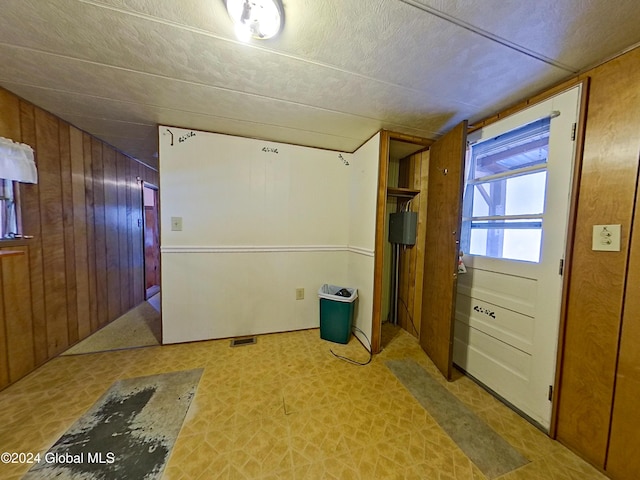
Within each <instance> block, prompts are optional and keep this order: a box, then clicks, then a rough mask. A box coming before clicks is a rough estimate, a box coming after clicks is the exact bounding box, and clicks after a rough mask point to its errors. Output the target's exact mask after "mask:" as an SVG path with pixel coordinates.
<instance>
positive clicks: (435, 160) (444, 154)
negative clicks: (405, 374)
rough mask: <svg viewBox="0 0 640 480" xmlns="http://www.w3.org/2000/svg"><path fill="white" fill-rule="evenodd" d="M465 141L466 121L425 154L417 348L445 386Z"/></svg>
mask: <svg viewBox="0 0 640 480" xmlns="http://www.w3.org/2000/svg"><path fill="white" fill-rule="evenodd" d="M466 140H467V121H466V120H465V121H464V122H462V123H460V124H459V125H458V126H456V127H455V128H454V129H453V130H451V131H450V132H449V133H447V134H446V135H445V136H444V137H442V138H440V139H439V140H438V141H437V142H435V143H434V144H433V145H431V147H430V150H429V152H430V153H429V188H428V192H429V197H428V203H427V233H426V246H425V261H424V280H423V289H422V318H421V327H420V345H421V346H422V348H423V350H424V351H425V352H426V353H427V355H428V356H429V358H431V360H432V361H433V362H434V363H435V365H436V366H437V367H438V369H439V370H440V371H441V372H442V374H443V375H444V376H445V377H446V378H447V379H448V380H449V379H451V373H452V358H453V326H454V313H455V300H456V282H457V278H458V249H459V246H460V223H461V218H460V215H461V213H462V181H463V173H464V156H465V151H466Z"/></svg>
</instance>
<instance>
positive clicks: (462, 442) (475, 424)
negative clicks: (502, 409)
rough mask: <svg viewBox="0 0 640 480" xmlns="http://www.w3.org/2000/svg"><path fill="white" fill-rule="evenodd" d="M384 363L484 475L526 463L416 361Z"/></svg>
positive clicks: (502, 472) (499, 474) (497, 475)
mask: <svg viewBox="0 0 640 480" xmlns="http://www.w3.org/2000/svg"><path fill="white" fill-rule="evenodd" d="M386 365H387V367H388V368H389V369H390V370H391V371H392V372H393V374H394V375H395V376H396V377H397V378H398V380H400V382H402V384H403V385H404V386H405V387H406V388H407V390H409V391H410V392H411V394H412V395H413V396H414V397H415V398H416V400H418V402H419V403H420V404H421V405H422V406H423V407H424V408H425V410H427V412H429V414H430V415H431V416H432V417H433V418H434V420H435V421H436V422H438V424H439V425H440V426H441V427H442V429H443V430H444V431H445V432H446V433H447V434H448V435H449V436H450V437H451V439H452V440H453V441H454V442H456V444H457V445H458V447H460V449H461V450H462V451H463V452H464V453H465V455H467V457H469V459H471V461H472V462H473V463H474V464H475V465H476V466H477V467H478V468H479V469H480V471H481V472H482V473H483V474H484V475H485V476H486V477H487V478H488V479H493V478H496V477H499V476H501V475H504V474H505V473H508V472H510V471H512V470H515V469H516V468H519V467H522V466H523V465H526V464H527V463H529V460H527V459H526V458H525V457H523V456H522V455H521V454H520V453H519V452H518V451H517V450H516V449H514V448H513V447H512V446H511V445H509V443H507V442H506V441H505V440H504V439H503V438H502V437H501V436H500V435H498V434H497V433H496V432H495V431H494V430H492V429H491V427H489V426H488V425H487V424H486V423H485V422H483V421H482V420H481V419H480V418H478V416H476V415H475V414H474V413H473V412H472V411H471V410H469V409H468V408H467V407H466V406H465V405H464V404H463V403H462V402H461V401H460V400H458V399H457V398H456V397H455V396H454V395H453V394H451V393H450V392H449V391H448V390H447V389H446V388H444V387H443V386H442V385H440V384H439V383H438V382H437V381H436V380H435V379H434V378H433V377H432V376H431V375H429V373H427V371H426V370H424V369H423V368H422V367H421V366H420V365H418V364H417V363H416V362H414V361H413V360H389V361H387V362H386Z"/></svg>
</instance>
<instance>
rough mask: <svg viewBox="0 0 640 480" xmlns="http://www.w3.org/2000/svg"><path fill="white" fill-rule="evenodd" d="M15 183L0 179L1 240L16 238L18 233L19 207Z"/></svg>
mask: <svg viewBox="0 0 640 480" xmlns="http://www.w3.org/2000/svg"><path fill="white" fill-rule="evenodd" d="M16 191H17V188H16V185H15V182H12V181H11V180H4V179H0V239H7V238H15V237H16V235H17V234H18V233H19V231H18V207H17V198H16V194H15V192H16Z"/></svg>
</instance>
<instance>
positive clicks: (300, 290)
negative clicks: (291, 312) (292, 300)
mask: <svg viewBox="0 0 640 480" xmlns="http://www.w3.org/2000/svg"><path fill="white" fill-rule="evenodd" d="M296 300H304V288H296Z"/></svg>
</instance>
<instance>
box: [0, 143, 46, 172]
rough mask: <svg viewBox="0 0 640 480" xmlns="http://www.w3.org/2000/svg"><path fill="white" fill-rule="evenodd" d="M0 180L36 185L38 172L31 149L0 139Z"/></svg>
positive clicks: (27, 146)
mask: <svg viewBox="0 0 640 480" xmlns="http://www.w3.org/2000/svg"><path fill="white" fill-rule="evenodd" d="M0 178H2V179H5V180H14V181H17V182H23V183H38V171H37V170H36V162H35V161H34V158H33V149H32V148H31V147H30V146H29V145H26V144H24V143H16V142H14V141H13V140H10V139H8V138H4V137H0Z"/></svg>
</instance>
